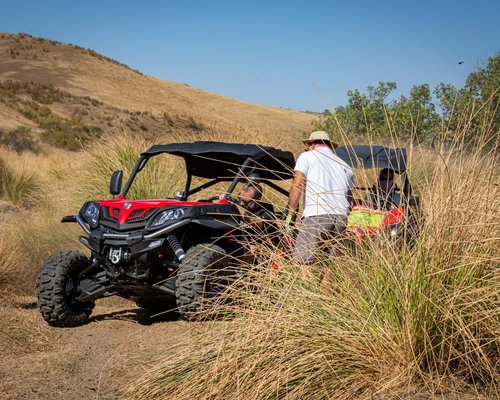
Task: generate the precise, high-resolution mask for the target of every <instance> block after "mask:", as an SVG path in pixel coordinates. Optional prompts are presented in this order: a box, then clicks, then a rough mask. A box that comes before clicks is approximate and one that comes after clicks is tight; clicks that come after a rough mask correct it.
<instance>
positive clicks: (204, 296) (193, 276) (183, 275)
mask: <svg viewBox="0 0 500 400" xmlns="http://www.w3.org/2000/svg"><path fill="white" fill-rule="evenodd" d="M227 266H228V257H227V254H226V251H225V250H224V249H222V248H221V247H219V246H217V245H215V244H199V245H198V246H195V247H192V248H190V249H189V250H188V251H187V253H186V257H185V258H184V259H183V260H182V263H181V265H180V267H179V272H178V275H177V280H176V284H175V294H176V298H177V307H178V310H179V313H180V315H181V317H182V318H184V319H187V320H196V319H198V318H199V316H200V311H202V310H203V307H204V305H206V303H207V302H209V301H210V300H214V299H215V298H216V297H217V296H218V295H219V294H220V293H221V292H222V291H223V290H224V286H225V285H226V284H227V279H226V278H227V277H226V276H225V275H226V273H227Z"/></svg>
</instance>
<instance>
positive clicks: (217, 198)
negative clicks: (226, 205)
mask: <svg viewBox="0 0 500 400" xmlns="http://www.w3.org/2000/svg"><path fill="white" fill-rule="evenodd" d="M214 200H219V196H212V197H209V198H208V199H206V200H203V201H208V202H211V203H213V201H214Z"/></svg>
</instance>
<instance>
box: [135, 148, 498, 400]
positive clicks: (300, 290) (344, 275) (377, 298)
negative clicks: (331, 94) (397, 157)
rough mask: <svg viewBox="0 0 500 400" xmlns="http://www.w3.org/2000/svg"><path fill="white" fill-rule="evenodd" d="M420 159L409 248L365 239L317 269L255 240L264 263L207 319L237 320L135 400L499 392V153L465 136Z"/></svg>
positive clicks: (141, 387)
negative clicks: (416, 219)
mask: <svg viewBox="0 0 500 400" xmlns="http://www.w3.org/2000/svg"><path fill="white" fill-rule="evenodd" d="M412 159H414V160H418V164H412V165H411V166H410V171H413V170H415V178H416V179H415V180H416V182H417V184H416V185H415V186H418V187H419V194H420V195H421V197H422V219H421V221H420V225H421V232H420V235H419V238H418V240H417V241H416V242H414V243H413V245H412V246H391V245H390V244H388V243H380V242H378V241H374V242H368V243H367V244H366V245H365V246H362V247H359V248H358V249H357V251H356V252H355V254H353V253H351V252H349V251H347V250H346V251H345V252H344V253H343V255H338V256H336V257H327V256H325V257H324V258H322V259H321V260H319V261H318V263H317V264H315V265H314V266H313V267H312V268H311V267H303V266H300V265H296V264H295V263H293V262H291V261H290V260H288V259H287V258H284V257H282V256H281V257H280V256H278V253H277V249H276V248H273V246H272V245H271V244H269V243H267V246H266V245H265V244H266V238H258V239H257V240H256V246H258V248H259V249H260V250H259V251H260V252H261V256H262V258H261V261H262V262H261V264H260V268H257V269H255V270H254V272H252V273H250V274H248V275H247V277H246V278H243V279H242V280H241V281H239V282H238V283H237V284H235V286H234V288H233V289H234V290H231V291H230V292H229V293H228V296H230V298H231V304H230V306H229V309H228V308H227V306H226V305H225V303H224V302H222V304H221V305H219V306H218V307H216V308H215V309H214V310H211V311H210V312H209V313H208V314H207V317H212V316H213V314H214V313H216V314H219V315H220V316H226V317H228V320H227V321H223V322H220V321H217V322H207V323H206V324H204V325H202V327H203V329H200V331H199V334H198V335H197V338H196V340H194V341H190V342H188V343H184V344H183V345H181V348H180V349H178V350H179V351H177V352H176V353H175V355H173V356H169V355H167V354H164V355H163V357H164V359H163V360H162V361H161V362H159V363H158V365H157V366H156V367H155V368H153V369H151V370H150V371H148V372H147V373H146V374H145V375H144V376H143V377H142V378H141V379H140V380H138V381H137V382H135V383H134V384H133V385H131V386H130V387H129V388H128V391H127V396H128V397H129V398H131V399H146V398H176V399H192V398H197V399H213V398H221V399H222V398H223V399H241V398H245V399H271V398H273V399H274V398H276V399H304V398H307V399H329V398H335V399H354V398H355V399H373V398H376V399H382V398H383V399H387V398H398V399H399V398H412V399H414V398H437V397H439V396H443V398H493V397H495V398H496V397H498V396H499V395H500V371H499V365H500V358H499V354H500V337H499V335H498V332H500V319H499V318H498V316H499V315H500V291H499V290H500V289H499V288H500V270H499V268H498V265H500V252H499V249H498V242H499V240H500V215H499V213H498V209H499V207H500V187H499V185H498V182H499V156H498V152H496V151H493V152H490V153H489V154H483V152H482V151H481V149H480V148H477V149H467V148H464V147H463V146H461V142H460V141H459V140H458V141H457V142H456V145H453V146H452V147H451V148H448V149H447V150H446V151H440V152H438V153H434V154H431V156H429V154H428V152H427V151H426V150H422V151H420V150H419V149H414V150H413V151H412ZM272 261H274V262H277V263H278V265H279V268H278V272H277V271H275V270H271V269H270V268H269V267H270V265H271V262H272ZM169 354H171V353H169ZM160 356H161V354H160ZM419 396H420V397H419Z"/></svg>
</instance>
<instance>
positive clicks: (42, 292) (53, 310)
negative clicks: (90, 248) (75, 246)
mask: <svg viewBox="0 0 500 400" xmlns="http://www.w3.org/2000/svg"><path fill="white" fill-rule="evenodd" d="M89 265H90V261H89V259H88V258H87V257H85V256H84V255H83V254H82V253H80V252H77V251H63V252H60V253H55V254H53V255H52V256H50V257H49V258H48V259H47V261H45V264H43V267H42V270H41V271H40V275H39V276H38V281H37V285H36V295H37V297H38V308H39V309H40V312H41V313H42V317H43V319H45V321H47V322H48V323H49V325H52V326H58V327H72V326H79V325H83V324H85V323H87V321H88V320H89V317H90V314H91V313H92V310H93V308H94V305H95V303H94V302H93V301H87V302H81V301H78V300H75V297H76V296H77V295H78V293H77V286H78V273H79V272H81V271H83V270H84V269H85V268H87V267H88V266H89Z"/></svg>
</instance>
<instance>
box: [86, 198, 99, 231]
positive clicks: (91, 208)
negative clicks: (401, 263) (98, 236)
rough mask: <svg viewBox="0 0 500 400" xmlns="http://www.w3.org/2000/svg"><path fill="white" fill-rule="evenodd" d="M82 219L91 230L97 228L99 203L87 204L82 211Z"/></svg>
mask: <svg viewBox="0 0 500 400" xmlns="http://www.w3.org/2000/svg"><path fill="white" fill-rule="evenodd" d="M83 219H85V221H87V223H88V224H89V225H90V227H91V228H97V223H98V221H99V203H87V205H86V206H85V208H84V210H83Z"/></svg>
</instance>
